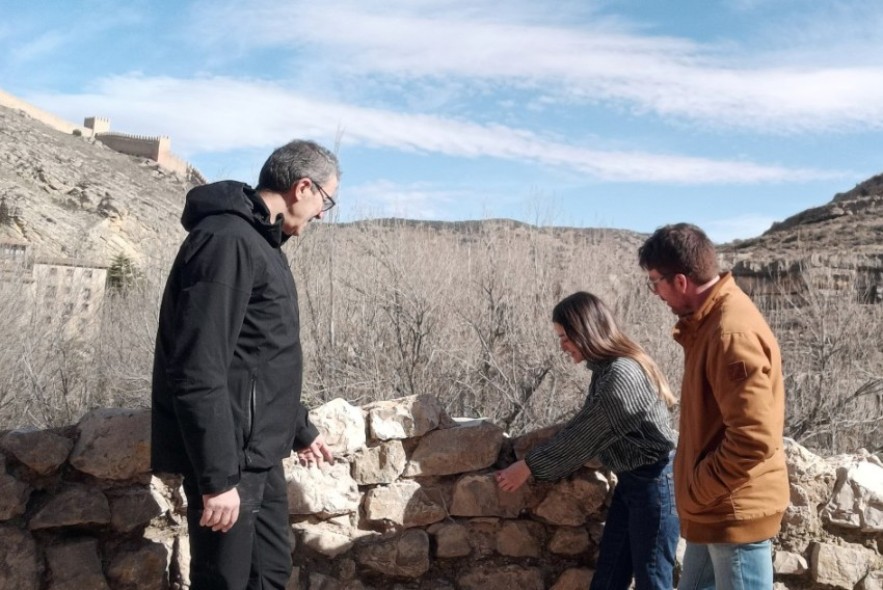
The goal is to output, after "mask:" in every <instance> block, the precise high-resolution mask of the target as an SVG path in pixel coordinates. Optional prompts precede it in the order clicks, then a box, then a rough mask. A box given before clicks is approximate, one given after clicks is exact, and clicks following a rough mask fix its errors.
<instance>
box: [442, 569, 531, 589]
mask: <svg viewBox="0 0 883 590" xmlns="http://www.w3.org/2000/svg"><path fill="white" fill-rule="evenodd" d="M457 587H458V588H460V589H461V590H513V589H514V588H518V590H543V589H544V588H545V585H544V584H543V573H542V572H541V571H540V570H539V568H534V567H520V566H517V565H506V566H502V567H497V566H493V565H479V566H476V567H474V568H472V569H471V570H469V571H468V572H466V573H465V574H463V575H462V576H460V577H459V578H457Z"/></svg>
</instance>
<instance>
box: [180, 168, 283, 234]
mask: <svg viewBox="0 0 883 590" xmlns="http://www.w3.org/2000/svg"><path fill="white" fill-rule="evenodd" d="M212 215H237V216H239V217H242V218H243V219H245V220H246V221H248V222H249V223H250V224H251V225H252V226H254V228H255V229H256V230H257V231H258V232H259V233H260V234H261V235H262V236H264V238H266V240H267V241H268V242H270V243H271V244H273V245H274V246H281V245H282V244H283V243H285V241H286V240H287V239H288V236H287V235H286V234H284V233H283V232H282V216H281V215H278V216H277V217H276V220H275V221H273V222H271V221H270V211H269V210H268V209H267V206H266V205H265V204H264V201H263V199H261V197H260V196H259V195H258V194H257V192H255V190H254V189H253V188H251V187H250V186H248V185H247V184H245V183H242V182H236V181H232V180H224V181H221V182H213V183H212V184H204V185H202V186H197V187H195V188H193V189H191V190H190V191H189V192H188V193H187V198H186V201H185V203H184V212H183V213H182V214H181V225H183V226H184V229H185V230H187V231H188V232H189V231H192V230H193V229H194V228H195V227H196V226H197V225H199V223H200V222H201V221H202V220H203V219H205V218H206V217H211V216H212Z"/></svg>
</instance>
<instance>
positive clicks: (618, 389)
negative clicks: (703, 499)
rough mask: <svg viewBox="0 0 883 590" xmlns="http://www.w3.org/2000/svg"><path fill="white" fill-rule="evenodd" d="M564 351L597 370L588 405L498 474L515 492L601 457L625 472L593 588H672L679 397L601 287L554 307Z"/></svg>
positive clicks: (611, 511)
mask: <svg viewBox="0 0 883 590" xmlns="http://www.w3.org/2000/svg"><path fill="white" fill-rule="evenodd" d="M552 326H553V328H554V330H555V333H556V334H557V336H558V342H559V345H560V347H561V350H562V351H563V352H564V353H566V354H567V355H568V356H570V358H571V360H572V361H573V362H574V363H582V362H584V363H585V364H586V366H587V367H588V369H590V370H591V371H592V379H591V382H590V383H589V388H588V393H587V394H586V401H585V403H584V404H583V407H582V409H581V410H580V411H579V412H578V413H577V414H576V416H574V417H573V418H572V419H571V420H570V421H569V422H568V423H567V424H566V425H565V426H564V428H563V429H562V430H561V431H560V432H558V433H557V434H556V435H555V436H554V437H553V438H551V439H550V440H548V441H546V442H544V443H542V444H540V445H538V446H536V447H534V448H533V449H531V450H530V451H529V452H528V453H527V455H526V456H525V457H524V459H522V460H520V461H517V462H515V463H513V464H512V465H510V466H509V467H507V468H506V469H503V470H502V471H499V472H497V474H496V479H497V483H498V485H499V487H500V488H501V489H502V490H504V491H508V492H512V491H515V490H517V489H518V488H520V487H521V486H522V485H524V483H525V482H526V481H527V480H528V478H530V477H531V476H533V477H534V478H535V479H537V480H541V481H554V480H558V479H561V478H563V477H565V476H567V475H570V474H571V473H573V472H574V471H576V470H577V469H579V468H580V467H581V466H582V465H583V464H584V463H586V462H587V461H588V460H589V459H591V458H593V457H598V458H599V459H600V460H601V462H602V463H603V464H604V465H605V466H606V467H607V468H609V469H610V470H611V471H613V472H614V473H615V474H616V476H617V484H616V488H615V489H614V492H613V499H612V501H611V504H610V509H609V510H608V513H607V522H606V523H605V525H604V533H603V535H602V537H601V543H600V546H599V555H598V562H597V564H596V568H595V574H594V576H593V578H592V585H591V589H592V590H601V589H603V590H620V589H621V590H625V589H626V588H628V587H629V586H630V584H631V581H632V578H634V580H635V587H636V589H637V590H651V589H652V590H661V589H665V590H671V588H673V587H674V585H673V580H672V577H673V573H674V565H675V549H676V547H677V543H678V535H679V526H678V518H677V514H676V512H675V503H674V490H673V483H672V470H671V460H672V454H673V449H674V448H675V444H676V434H675V432H674V431H673V430H672V428H671V415H670V411H669V408H670V407H671V406H672V405H674V404H675V401H676V400H675V398H674V396H673V395H672V393H671V390H670V389H669V387H668V383H667V382H666V379H665V376H664V375H663V374H662V372H661V371H660V370H659V367H657V366H656V363H655V362H653V359H651V358H650V357H649V356H648V355H647V353H646V352H644V349H643V348H641V346H640V345H639V344H637V343H636V342H634V341H633V340H632V339H631V338H629V337H628V336H626V335H625V334H624V333H623V332H622V331H621V330H620V329H619V327H618V326H617V325H616V321H615V320H614V318H613V314H611V313H610V310H608V309H607V306H606V305H604V303H603V302H602V301H601V300H600V299H599V298H598V297H596V296H595V295H592V294H591V293H585V292H582V291H581V292H577V293H574V294H573V295H570V296H568V297H566V298H565V299H563V300H562V301H560V302H559V303H558V304H557V305H556V306H555V308H554V310H553V311H552Z"/></svg>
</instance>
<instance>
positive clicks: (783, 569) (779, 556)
mask: <svg viewBox="0 0 883 590" xmlns="http://www.w3.org/2000/svg"><path fill="white" fill-rule="evenodd" d="M808 570H809V564H807V562H806V559H804V557H803V556H802V555H800V554H799V553H791V552H789V551H776V556H775V557H774V558H773V571H774V572H776V574H782V575H800V574H804V573H806V572H807V571H808Z"/></svg>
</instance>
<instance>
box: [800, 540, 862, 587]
mask: <svg viewBox="0 0 883 590" xmlns="http://www.w3.org/2000/svg"><path fill="white" fill-rule="evenodd" d="M872 555H873V554H872V553H871V552H870V550H868V549H865V548H864V547H861V546H858V545H844V546H841V545H832V544H830V543H816V544H815V545H813V548H812V557H811V560H810V568H811V569H810V572H811V575H812V579H813V581H814V582H816V583H819V584H828V585H829V586H834V587H835V588H844V589H845V590H850V589H852V588H853V587H855V585H856V584H857V583H858V581H859V580H861V579H862V578H864V577H865V574H867V573H868V569H869V567H868V566H869V564H870V563H871V560H872Z"/></svg>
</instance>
